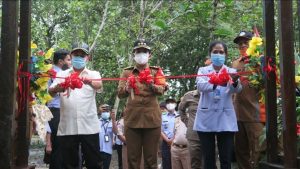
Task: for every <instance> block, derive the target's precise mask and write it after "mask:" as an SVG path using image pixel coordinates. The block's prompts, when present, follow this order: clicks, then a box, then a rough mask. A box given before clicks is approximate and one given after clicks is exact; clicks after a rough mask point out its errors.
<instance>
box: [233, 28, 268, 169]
mask: <svg viewBox="0 0 300 169" xmlns="http://www.w3.org/2000/svg"><path fill="white" fill-rule="evenodd" d="M252 36H253V35H252V33H251V32H245V31H241V32H240V33H239V34H238V36H237V37H236V38H235V39H234V41H233V42H234V43H236V44H237V45H238V48H239V52H240V57H239V58H238V59H237V60H235V61H233V63H232V67H233V68H235V69H237V71H245V64H246V63H247V59H249V58H248V56H247V54H246V51H247V49H248V46H249V45H248V43H249V40H251V38H252ZM242 79H245V78H242ZM241 84H242V86H243V90H242V91H241V92H240V93H237V94H236V95H235V97H234V108H235V111H236V113H237V120H238V127H239V131H238V132H237V133H236V134H235V154H236V160H237V163H238V167H239V169H254V168H256V167H257V164H258V159H259V154H260V147H259V136H260V135H261V133H262V130H263V123H262V122H261V120H260V107H259V91H260V89H259V88H254V87H251V86H250V85H249V83H248V82H247V80H241Z"/></svg>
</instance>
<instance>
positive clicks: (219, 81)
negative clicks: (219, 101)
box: [208, 69, 231, 85]
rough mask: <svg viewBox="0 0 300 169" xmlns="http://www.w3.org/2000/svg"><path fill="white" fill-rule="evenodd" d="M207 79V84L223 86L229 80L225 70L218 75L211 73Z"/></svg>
mask: <svg viewBox="0 0 300 169" xmlns="http://www.w3.org/2000/svg"><path fill="white" fill-rule="evenodd" d="M208 77H209V81H208V82H209V83H211V84H214V85H224V84H226V83H228V82H229V80H230V79H231V78H230V76H229V74H228V72H227V70H226V69H222V70H221V71H220V72H219V73H215V72H213V73H211V74H210V75H208Z"/></svg>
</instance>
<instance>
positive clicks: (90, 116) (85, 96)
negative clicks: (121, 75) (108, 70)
mask: <svg viewBox="0 0 300 169" xmlns="http://www.w3.org/2000/svg"><path fill="white" fill-rule="evenodd" d="M73 72H74V70H73V69H68V70H65V71H61V72H59V73H58V74H57V76H58V77H68V76H70V75H71V73H73ZM79 77H80V78H82V77H86V78H90V79H100V78H101V76H100V73H99V72H97V71H91V70H88V69H86V68H85V69H84V70H83V71H82V72H81V73H80V75H79ZM64 81H65V79H62V78H56V79H55V80H54V82H53V83H52V85H51V86H50V87H55V86H56V85H57V84H60V83H62V82H64ZM99 91H100V90H98V92H99ZM66 92H67V91H66ZM66 92H65V93H60V122H59V125H58V132H57V135H59V136H63V135H78V134H96V133H99V126H98V124H99V120H98V117H97V107H96V99H95V97H96V92H97V90H95V89H93V88H92V87H91V86H90V85H86V84H83V86H82V88H80V89H74V90H72V89H70V90H69V92H70V93H69V96H66Z"/></svg>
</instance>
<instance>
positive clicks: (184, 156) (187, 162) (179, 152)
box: [171, 145, 191, 169]
mask: <svg viewBox="0 0 300 169" xmlns="http://www.w3.org/2000/svg"><path fill="white" fill-rule="evenodd" d="M171 162H172V169H191V159H190V153H189V150H188V148H187V147H186V148H180V147H176V146H174V145H172V146H171Z"/></svg>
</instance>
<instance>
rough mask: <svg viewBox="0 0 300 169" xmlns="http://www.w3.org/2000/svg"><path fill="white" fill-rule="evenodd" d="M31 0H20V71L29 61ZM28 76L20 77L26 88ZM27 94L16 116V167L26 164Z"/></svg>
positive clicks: (27, 149) (27, 133)
mask: <svg viewBox="0 0 300 169" xmlns="http://www.w3.org/2000/svg"><path fill="white" fill-rule="evenodd" d="M30 23H31V0H21V3H20V48H19V49H20V59H19V64H23V68H22V69H21V71H23V72H29V67H28V63H29V61H30V55H31V51H30V44H31V29H30ZM27 78H28V77H23V78H22V88H23V90H26V89H28V88H29V86H28V85H29V84H28V83H27V82H26V81H27ZM28 95H29V91H27V92H26V93H25V95H24V96H25V98H24V99H26V102H25V105H24V106H23V109H21V111H20V113H19V115H18V117H17V123H18V125H17V126H18V127H17V140H16V141H17V143H16V146H17V149H16V156H17V157H16V167H17V168H25V167H27V166H28V156H29V144H30V138H29V132H30V127H29V118H30V114H29V112H28V98H29V97H28Z"/></svg>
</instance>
